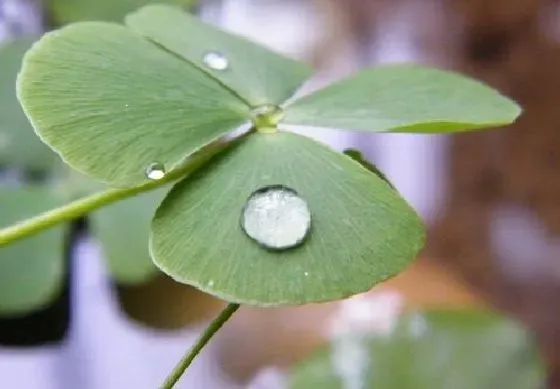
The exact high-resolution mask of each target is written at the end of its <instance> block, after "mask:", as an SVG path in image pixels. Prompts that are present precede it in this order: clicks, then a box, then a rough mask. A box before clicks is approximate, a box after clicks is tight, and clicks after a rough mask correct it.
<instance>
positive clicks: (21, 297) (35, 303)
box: [0, 188, 65, 316]
mask: <svg viewBox="0 0 560 389" xmlns="http://www.w3.org/2000/svg"><path fill="white" fill-rule="evenodd" d="M0 204H2V206H1V207H0V226H2V227H6V226H9V225H11V224H13V223H15V222H17V221H19V220H22V219H24V218H26V217H30V216H33V215H35V214H37V213H40V212H44V211H47V210H49V209H50V208H53V207H55V206H57V205H59V204H58V200H57V199H56V198H55V196H54V195H53V193H52V192H50V191H48V190H45V189H38V188H0ZM63 239H64V228H63V227H55V228H52V229H49V230H46V231H45V232H42V233H40V234H39V235H36V236H33V237H30V238H27V239H24V240H21V241H19V242H17V243H14V244H12V245H9V246H6V247H2V248H0V316H16V315H21V314H24V313H27V312H29V311H32V310H35V309H38V308H41V307H42V306H44V305H46V304H48V303H49V302H50V301H51V300H53V299H54V298H55V296H56V294H57V293H58V292H59V289H60V286H61V283H62V280H63V276H64V271H65V266H64V247H63Z"/></svg>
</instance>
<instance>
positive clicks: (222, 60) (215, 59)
mask: <svg viewBox="0 0 560 389" xmlns="http://www.w3.org/2000/svg"><path fill="white" fill-rule="evenodd" d="M202 61H203V62H204V64H205V65H206V66H208V67H209V68H210V69H214V70H226V69H227V68H228V67H229V60H228V59H227V57H226V56H225V55H224V54H222V53H219V52H217V51H209V52H208V53H206V54H204V57H203V58H202Z"/></svg>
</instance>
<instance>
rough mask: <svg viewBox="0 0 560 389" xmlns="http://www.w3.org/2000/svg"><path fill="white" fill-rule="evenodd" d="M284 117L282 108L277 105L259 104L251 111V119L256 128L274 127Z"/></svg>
mask: <svg viewBox="0 0 560 389" xmlns="http://www.w3.org/2000/svg"><path fill="white" fill-rule="evenodd" d="M283 118H284V110H283V109H282V108H280V107H278V106H277V105H261V106H260V107H257V108H254V109H253V110H252V111H251V119H252V121H253V125H254V126H255V127H256V128H263V127H264V128H266V127H272V128H275V127H276V126H277V125H278V123H279V122H280V121H281V120H282V119H283Z"/></svg>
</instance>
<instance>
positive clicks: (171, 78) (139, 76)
mask: <svg viewBox="0 0 560 389" xmlns="http://www.w3.org/2000/svg"><path fill="white" fill-rule="evenodd" d="M18 91H19V98H20V101H21V103H22V105H23V107H24V110H25V111H26V112H27V114H28V115H29V116H30V118H31V120H32V122H33V125H34V127H35V129H36V130H37V131H38V133H39V135H40V136H41V137H42V139H43V140H44V141H45V142H46V143H47V144H49V145H50V146H51V147H52V148H53V149H55V150H57V151H58V152H59V153H60V154H61V156H62V157H63V158H64V160H65V161H66V162H67V163H68V164H69V165H71V166H72V167H74V168H75V169H77V170H79V171H81V172H83V173H85V174H87V175H89V176H91V177H94V178H97V179H100V180H102V181H104V182H108V183H111V184H113V185H134V184H140V183H143V182H146V181H147V180H148V178H147V177H146V174H145V172H146V169H147V168H148V167H149V166H150V165H151V164H153V163H161V164H163V165H164V166H165V169H166V170H167V171H170V170H172V169H174V168H175V167H177V166H178V165H180V164H181V163H182V162H183V161H184V160H185V158H186V157H187V156H188V155H190V154H191V153H192V152H194V151H196V150H198V149H199V148H200V147H202V146H205V145H207V144H208V143H210V142H212V141H214V140H216V139H217V138H219V137H220V136H222V135H224V134H226V133H228V132H230V131H232V130H234V129H235V128H237V127H238V126H240V125H241V124H243V123H244V122H246V120H247V119H248V117H249V116H250V114H249V108H248V107H247V106H246V105H245V104H244V103H243V102H242V101H241V100H239V99H238V98H237V97H235V96H234V95H232V94H231V93H230V92H229V91H228V90H227V89H225V88H223V86H222V85H221V84H219V83H218V82H216V81H215V80H213V79H211V78H210V77H209V76H208V75H207V74H205V73H204V72H202V71H200V70H198V69H196V68H195V67H193V66H191V65H189V64H188V63H187V62H185V61H183V60H181V59H178V58H176V57H175V56H173V55H172V54H170V53H168V52H166V51H164V50H162V49H160V48H158V47H157V46H155V45H153V44H152V43H150V42H148V41H146V40H145V39H143V38H142V37H140V36H138V35H137V34H135V33H133V32H132V31H130V30H129V29H127V28H125V27H121V26H118V25H115V24H110V23H103V22H83V23H78V24H75V25H71V26H68V27H65V28H62V29H61V30H58V31H54V32H51V33H48V34H46V35H45V36H44V37H43V38H42V39H41V41H40V42H38V43H37V44H35V45H34V46H33V48H32V49H31V50H30V51H29V52H28V53H27V55H26V56H25V59H24V64H23V68H22V71H21V73H20V76H19V78H18Z"/></svg>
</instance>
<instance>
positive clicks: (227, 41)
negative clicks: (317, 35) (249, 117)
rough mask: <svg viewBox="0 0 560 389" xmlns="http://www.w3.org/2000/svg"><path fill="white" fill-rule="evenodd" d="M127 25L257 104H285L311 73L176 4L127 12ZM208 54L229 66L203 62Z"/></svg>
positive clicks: (305, 68)
mask: <svg viewBox="0 0 560 389" xmlns="http://www.w3.org/2000/svg"><path fill="white" fill-rule="evenodd" d="M126 24H127V25H128V26H129V27H131V28H133V29H134V30H135V31H136V32H138V33H139V34H141V35H144V36H145V37H147V38H148V39H150V40H153V41H154V42H156V43H157V44H159V45H161V46H163V47H165V48H166V49H168V50H170V51H171V52H173V53H175V54H176V55H178V56H180V57H182V58H184V59H185V60H187V61H188V62H189V63H191V64H193V65H195V66H197V67H199V68H200V69H202V70H204V71H205V72H207V73H208V74H210V75H211V76H212V77H214V78H216V79H218V80H219V81H220V82H222V83H223V84H224V85H225V86H227V87H229V88H231V90H232V91H234V92H235V93H237V94H239V95H240V96H241V97H243V99H245V100H246V101H247V102H248V104H249V105H251V106H253V107H256V106H259V105H266V104H281V103H283V102H284V101H285V100H286V99H288V98H289V97H291V96H292V94H293V93H294V92H295V90H296V89H297V88H298V87H299V86H300V85H301V84H302V83H303V82H304V81H305V80H306V79H307V78H308V77H309V76H310V74H311V70H310V69H309V68H308V67H307V66H305V65H304V64H303V63H301V62H296V61H293V60H290V59H288V58H285V57H283V56H281V55H279V54H276V53H274V52H272V51H270V50H268V49H266V48H264V47H261V46H259V45H257V44H256V43H253V42H250V41H248V40H246V39H244V38H242V37H239V36H236V35H233V34H231V33H226V32H224V31H221V30H219V29H217V28H214V27H212V26H211V25H209V24H206V23H203V22H201V21H200V20H198V19H197V18H196V17H195V16H192V15H189V14H187V13H186V12H177V9H176V8H175V7H170V6H163V5H152V6H147V7H144V8H142V9H141V10H139V11H138V12H135V13H133V14H131V15H129V16H128V17H127V18H126ZM207 53H216V54H219V55H223V56H224V58H225V60H226V61H227V68H226V69H218V70H214V69H212V68H210V67H209V66H208V65H207V64H206V63H205V62H204V58H205V55H206V54H207ZM224 64H225V62H224Z"/></svg>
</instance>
